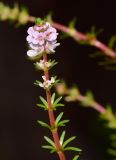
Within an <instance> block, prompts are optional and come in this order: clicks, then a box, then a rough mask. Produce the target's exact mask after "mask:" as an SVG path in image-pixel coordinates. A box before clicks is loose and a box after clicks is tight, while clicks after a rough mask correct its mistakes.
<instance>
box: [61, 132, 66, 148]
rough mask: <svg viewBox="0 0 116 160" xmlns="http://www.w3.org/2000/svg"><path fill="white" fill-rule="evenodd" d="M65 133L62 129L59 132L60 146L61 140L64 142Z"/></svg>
mask: <svg viewBox="0 0 116 160" xmlns="http://www.w3.org/2000/svg"><path fill="white" fill-rule="evenodd" d="M65 134H66V132H65V131H63V132H62V134H61V137H60V144H61V146H62V144H63V142H64V137H65Z"/></svg>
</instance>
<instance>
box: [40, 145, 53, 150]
mask: <svg viewBox="0 0 116 160" xmlns="http://www.w3.org/2000/svg"><path fill="white" fill-rule="evenodd" d="M42 148H45V149H50V150H52V149H54V147H53V146H47V145H46V146H42Z"/></svg>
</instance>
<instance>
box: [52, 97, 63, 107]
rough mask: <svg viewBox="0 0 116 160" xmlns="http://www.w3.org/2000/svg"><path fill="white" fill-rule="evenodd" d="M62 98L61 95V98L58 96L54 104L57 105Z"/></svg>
mask: <svg viewBox="0 0 116 160" xmlns="http://www.w3.org/2000/svg"><path fill="white" fill-rule="evenodd" d="M61 99H62V96H61V97H59V98H57V99H56V100H55V102H54V104H53V105H54V106H56V105H57V104H58V102H60V101H61Z"/></svg>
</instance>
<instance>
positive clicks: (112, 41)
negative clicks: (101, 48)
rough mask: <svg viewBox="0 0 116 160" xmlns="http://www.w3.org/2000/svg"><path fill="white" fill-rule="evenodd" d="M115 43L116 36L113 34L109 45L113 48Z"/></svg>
mask: <svg viewBox="0 0 116 160" xmlns="http://www.w3.org/2000/svg"><path fill="white" fill-rule="evenodd" d="M115 44H116V36H112V37H111V38H110V40H109V44H108V46H109V47H110V48H112V49H113V47H114V46H115Z"/></svg>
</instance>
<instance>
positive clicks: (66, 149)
mask: <svg viewBox="0 0 116 160" xmlns="http://www.w3.org/2000/svg"><path fill="white" fill-rule="evenodd" d="M68 150H72V151H76V152H81V151H82V150H81V149H79V148H76V147H67V148H65V149H64V151H68Z"/></svg>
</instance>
